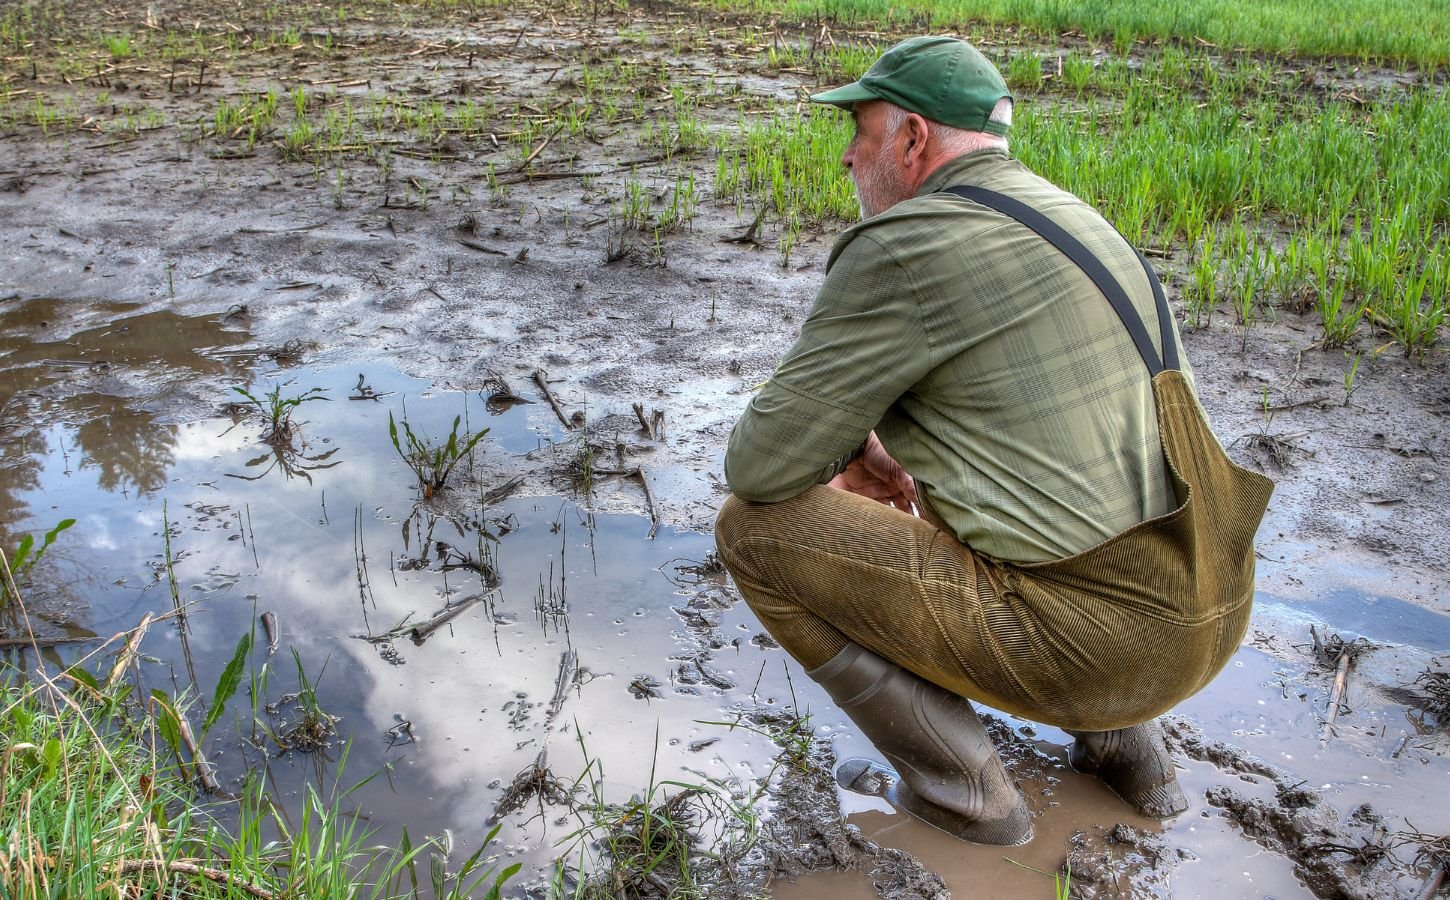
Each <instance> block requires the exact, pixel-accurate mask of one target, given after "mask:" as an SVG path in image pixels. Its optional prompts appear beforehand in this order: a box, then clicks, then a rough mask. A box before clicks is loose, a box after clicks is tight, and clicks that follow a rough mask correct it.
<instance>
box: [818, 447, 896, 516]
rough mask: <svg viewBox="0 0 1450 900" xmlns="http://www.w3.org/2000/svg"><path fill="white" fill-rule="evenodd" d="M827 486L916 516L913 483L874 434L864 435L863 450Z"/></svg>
mask: <svg viewBox="0 0 1450 900" xmlns="http://www.w3.org/2000/svg"><path fill="white" fill-rule="evenodd" d="M830 485H831V487H833V488H839V489H841V490H843V491H850V492H851V493H853V494H860V495H861V496H862V497H870V498H871V499H872V500H876V501H878V502H880V503H885V504H886V505H887V506H894V507H896V508H897V509H899V510H901V511H902V512H907V513H911V514H912V515H915V514H916V513H915V510H914V508H913V507H914V505H915V504H916V483H915V482H914V481H912V480H911V476H910V475H908V474H906V470H905V469H903V468H901V464H900V463H898V462H897V461H896V460H894V459H892V458H891V454H889V453H887V452H886V448H885V447H883V446H881V441H880V440H878V439H877V437H876V432H874V431H873V432H871V433H870V434H868V435H866V449H865V450H863V451H862V453H861V455H860V456H858V457H856V458H855V459H853V460H851V463H850V464H849V465H847V466H846V470H845V471H844V472H842V473H841V474H839V475H837V476H836V477H835V478H832V479H831V481H830Z"/></svg>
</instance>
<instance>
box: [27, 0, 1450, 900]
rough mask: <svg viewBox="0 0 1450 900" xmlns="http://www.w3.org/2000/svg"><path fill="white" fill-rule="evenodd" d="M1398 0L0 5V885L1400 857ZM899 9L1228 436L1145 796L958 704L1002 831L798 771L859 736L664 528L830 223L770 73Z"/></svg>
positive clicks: (686, 529) (1414, 103)
mask: <svg viewBox="0 0 1450 900" xmlns="http://www.w3.org/2000/svg"><path fill="white" fill-rule="evenodd" d="M1447 21H1450V20H1447V19H1446V17H1445V16H1444V15H1443V11H1440V10H1438V9H1437V7H1436V4H1433V3H1412V2H1394V3H1376V4H1363V3H1351V2H1345V0H1341V2H1335V3H1326V4H1316V5H1314V6H1313V7H1312V9H1311V8H1310V7H1308V6H1306V5H1304V4H1288V3H1276V2H1267V3H1258V4H1243V3H1231V2H1218V3H1195V4H1186V3H1157V4H1146V3H1136V2H1133V3H1113V4H1103V3H1072V2H1065V3H1045V2H1042V3H1038V2H1026V0H1015V2H1011V3H1005V2H1003V3H997V2H986V3H980V4H972V5H971V6H969V7H968V6H964V5H953V4H931V5H930V6H927V5H920V6H913V5H911V4H906V5H896V6H892V7H886V6H876V5H873V4H871V3H867V2H853V3H844V2H842V3H834V4H825V5H821V4H812V5H810V6H809V7H808V8H807V7H806V6H792V7H788V8H786V9H785V10H784V11H783V12H782V10H781V9H779V8H777V7H772V8H770V9H769V10H765V9H760V8H756V7H753V6H751V5H749V4H732V5H729V6H728V7H727V6H724V5H716V4H708V5H696V6H668V7H662V6H657V5H654V4H643V5H636V6H626V5H620V4H614V3H603V2H597V3H596V2H590V3H583V4H567V3H564V4H524V3H515V4H485V3H470V2H418V3H405V2H372V0H368V2H349V3H345V4H342V3H332V4H324V3H277V4H268V5H252V4H242V3H192V2H186V0H176V2H169V3H157V4H151V5H149V6H147V7H146V8H144V9H135V10H113V9H106V8H103V7H101V6H99V5H95V4H84V3H82V4H75V3H45V2H41V3H16V4H9V5H7V6H5V7H4V8H3V9H0V210H3V213H0V247H3V251H0V252H3V265H0V428H3V431H0V453H3V467H0V549H3V550H4V551H5V559H6V561H7V566H8V568H9V570H10V572H9V574H8V575H7V576H6V577H5V580H4V585H5V591H4V594H3V598H4V599H3V608H0V652H3V654H4V674H3V678H4V679H5V680H4V684H5V688H4V691H5V693H4V700H3V704H0V737H3V747H0V753H3V754H4V757H3V759H4V760H5V762H4V764H3V771H0V778H3V788H0V807H3V822H4V826H3V828H4V832H3V835H0V837H3V840H0V884H3V886H4V889H5V892H6V893H7V894H14V895H17V896H26V897H31V896H83V895H85V896H88V895H99V894H101V893H108V892H115V891H121V892H124V891H128V890H140V891H145V890H156V891H158V892H160V891H162V890H163V888H162V886H163V885H164V886H166V887H165V890H168V891H171V892H173V893H178V894H179V893H183V892H186V893H192V892H195V893H198V894H204V893H206V892H211V893H213V894H215V895H217V896H252V897H268V896H277V897H280V896H334V895H335V896H353V895H355V894H357V893H360V892H361V893H364V894H368V895H372V896H413V895H415V894H422V895H426V896H440V897H441V896H466V895H470V894H471V895H472V896H476V897H478V896H485V895H488V894H489V892H490V891H491V890H492V889H494V888H497V889H499V890H500V891H501V892H502V893H503V894H512V895H522V894H523V893H524V892H525V891H528V892H529V893H531V894H533V895H537V896H543V895H549V896H589V897H594V896H611V897H619V896H628V897H657V896H711V897H716V896H718V897H729V896H755V895H761V894H767V893H774V894H776V895H778V896H792V897H822V896H832V897H837V896H853V895H860V896H871V895H873V894H879V895H884V896H889V897H899V898H906V897H938V896H942V893H943V892H944V891H946V892H955V893H956V894H957V895H959V896H960V895H973V894H977V893H985V894H988V895H991V896H1021V897H1039V896H1051V895H1052V894H1053V892H1054V889H1055V886H1056V887H1062V886H1063V885H1064V883H1066V882H1068V881H1070V883H1071V888H1072V890H1073V892H1074V894H1075V895H1083V896H1148V895H1152V896H1180V897H1210V896H1213V897H1218V896H1246V895H1269V894H1272V895H1274V896H1281V897H1287V896H1324V897H1327V896H1346V895H1347V896H1369V897H1397V896H1405V895H1411V894H1415V893H1416V892H1424V891H1427V890H1428V891H1430V892H1432V893H1433V890H1434V887H1433V882H1434V881H1435V879H1436V878H1437V877H1440V876H1439V875H1437V873H1443V871H1444V870H1445V864H1446V862H1447V842H1446V841H1447V839H1446V837H1445V835H1447V834H1450V819H1447V817H1446V814H1445V812H1444V810H1442V809H1439V808H1438V807H1437V805H1436V802H1435V798H1437V797H1439V796H1443V795H1444V794H1445V792H1446V791H1447V790H1450V775H1447V773H1446V767H1445V765H1444V760H1445V754H1446V752H1447V750H1450V742H1447V740H1446V732H1445V723H1446V721H1447V718H1450V709H1447V703H1450V693H1447V692H1450V675H1447V674H1446V668H1445V655H1446V654H1447V653H1450V627H1447V624H1446V623H1447V616H1446V612H1447V610H1446V606H1445V599H1444V598H1445V597H1446V596H1447V591H1446V586H1447V578H1446V574H1445V564H1444V560H1445V559H1446V558H1447V555H1450V534H1447V529H1445V528H1444V520H1443V510H1444V508H1445V506H1446V504H1447V503H1450V488H1447V484H1450V473H1447V472H1444V471H1443V468H1442V465H1441V461H1442V460H1443V459H1444V458H1445V455H1446V454H1447V453H1450V446H1447V443H1446V438H1445V435H1444V428H1443V421H1444V417H1445V416H1446V415H1450V406H1447V402H1450V401H1447V397H1450V373H1447V360H1446V357H1445V353H1444V349H1443V347H1442V346H1440V343H1441V340H1442V338H1443V336H1444V326H1445V314H1446V307H1447V303H1450V260H1447V250H1450V229H1447V218H1450V127H1447V126H1450V100H1447V94H1446V87H1445V85H1446V72H1447V68H1446V67H1447V64H1450V34H1447V29H1450V25H1447ZM928 28H930V29H932V30H937V31H950V32H953V33H958V34H960V35H962V36H964V37H967V38H969V39H972V40H974V41H975V42H977V44H978V45H979V46H980V47H981V48H982V49H983V50H984V52H986V53H987V54H988V55H989V56H991V57H992V58H994V59H995V60H996V61H997V63H998V65H999V66H1000V67H1001V69H1002V71H1003V73H1004V75H1006V77H1007V79H1008V81H1009V83H1010V84H1011V86H1012V88H1013V90H1014V92H1015V94H1016V98H1017V106H1016V115H1015V121H1014V125H1013V129H1012V141H1013V152H1014V154H1015V155H1017V156H1019V157H1020V158H1021V159H1023V160H1024V161H1025V162H1026V163H1027V164H1028V165H1029V166H1031V167H1032V168H1033V169H1035V170H1036V171H1038V172H1040V173H1041V174H1042V175H1044V176H1045V177H1047V178H1049V179H1051V180H1053V181H1056V182H1058V183H1060V184H1062V185H1064V186H1066V187H1068V188H1070V189H1071V190H1073V191H1075V192H1076V193H1078V194H1079V195H1081V196H1083V197H1084V198H1086V199H1088V200H1089V201H1090V202H1093V203H1094V204H1096V205H1097V206H1099V207H1100V208H1101V209H1102V210H1103V211H1104V212H1105V214H1106V215H1108V217H1109V218H1110V219H1111V220H1112V221H1113V222H1114V223H1115V224H1116V225H1117V226H1118V227H1119V229H1120V230H1121V231H1123V233H1124V234H1126V235H1128V236H1129V237H1130V239H1132V240H1133V241H1134V242H1135V243H1136V244H1137V245H1138V246H1139V247H1140V248H1142V249H1143V250H1144V252H1145V253H1146V254H1148V256H1149V257H1150V259H1151V260H1152V261H1153V262H1154V264H1155V265H1156V266H1157V267H1158V268H1159V270H1160V272H1161V273H1162V274H1163V275H1164V278H1165V281H1166V283H1167V284H1168V286H1169V292H1170V297H1171V298H1172V300H1173V301H1174V304H1175V309H1176V310H1177V311H1178V313H1179V315H1180V325H1181V327H1183V329H1184V330H1185V332H1186V340H1187V348H1188V352H1189V355H1190V358H1191V359H1192V362H1193V364H1194V368H1195V372H1196V375H1197V380H1198V384H1199V388H1200V393H1201V394H1202V399H1203V402H1204V404H1205V406H1206V408H1207V409H1208V411H1209V413H1210V416H1211V418H1212V420H1213V421H1214V423H1215V425H1216V427H1217V429H1218V431H1219V433H1220V436H1221V437H1222V439H1223V441H1224V443H1225V444H1226V445H1228V446H1229V447H1230V452H1231V453H1232V454H1233V455H1234V456H1235V457H1236V458H1238V459H1240V460H1241V461H1243V462H1245V463H1248V464H1251V465H1255V466H1258V467H1259V468H1262V469H1264V470H1265V471H1267V472H1269V473H1270V474H1271V475H1273V476H1274V477H1275V478H1276V479H1277V480H1278V482H1279V488H1278V492H1277V494H1276V499H1275V504H1274V508H1273V509H1271V511H1270V516H1269V519H1268V520H1267V522H1266V525H1265V528H1264V530H1263V532H1262V533H1261V535H1260V547H1259V551H1260V574H1261V590H1262V593H1261V594H1260V597H1259V602H1258V609H1257V612H1256V618H1255V622H1254V626H1253V628H1252V629H1251V632H1250V641H1249V643H1247V644H1246V645H1245V647H1244V648H1243V649H1242V650H1241V652H1240V654H1239V656H1238V657H1237V658H1236V659H1235V661H1234V663H1233V664H1232V665H1231V666H1230V668H1229V669H1228V670H1226V672H1225V673H1224V675H1223V676H1222V677H1221V678H1220V680H1219V681H1218V682H1217V683H1216V684H1215V685H1214V686H1213V687H1211V688H1210V689H1209V690H1207V691H1205V692H1204V693H1203V694H1202V695H1200V696H1199V697H1196V698H1194V699H1193V700H1191V701H1190V702H1188V703H1186V704H1184V706H1183V707H1182V708H1181V709H1180V710H1179V711H1178V713H1179V717H1178V718H1177V719H1175V721H1174V723H1173V725H1172V728H1171V729H1170V730H1171V732H1172V741H1173V745H1174V750H1175V756H1176V758H1177V759H1178V760H1179V762H1180V765H1181V767H1182V773H1181V774H1182V779H1183V781H1184V784H1185V787H1186V788H1187V789H1188V791H1189V794H1190V796H1191V798H1192V802H1193V807H1192V808H1191V809H1190V810H1189V812H1188V813H1187V814H1185V815H1184V816H1182V817H1180V818H1179V819H1178V820H1176V821H1174V822H1172V823H1168V824H1167V825H1164V826H1160V825H1158V824H1157V823H1154V822H1148V821H1144V820H1139V819H1137V818H1135V817H1133V816H1132V815H1131V814H1130V813H1129V812H1128V810H1127V809H1126V808H1125V807H1123V806H1122V804H1121V803H1119V802H1118V801H1117V800H1116V799H1115V798H1113V797H1112V796H1111V795H1109V794H1107V793H1106V792H1105V791H1104V790H1103V789H1102V788H1101V787H1100V786H1098V785H1097V783H1096V782H1095V781H1093V780H1092V779H1087V778H1083V777H1081V776H1078V775H1076V774H1074V773H1072V772H1071V770H1070V769H1069V768H1068V767H1067V766H1066V765H1065V762H1064V757H1065V753H1064V750H1063V746H1064V744H1065V743H1066V740H1067V738H1066V736H1065V735H1063V734H1061V733H1060V732H1057V731H1056V730H1055V729H1050V728H1043V727H1041V726H1036V725H1034V724H1032V723H1027V722H1021V721H1017V720H1013V719H1010V718H1006V717H1001V718H1000V719H999V720H997V721H996V723H995V724H994V725H993V728H994V729H995V735H996V737H997V739H998V741H999V743H1001V744H1002V745H1003V746H1004V748H1005V750H1004V752H1005V754H1006V756H1007V757H1008V758H1009V761H1010V764H1011V768H1012V769H1013V772H1014V774H1015V775H1016V777H1018V778H1019V780H1020V781H1021V782H1022V784H1023V786H1024V791H1025V792H1026V794H1027V796H1028V800H1029V804H1030V805H1031V806H1032V808H1033V811H1034V813H1035V815H1036V817H1037V819H1036V826H1037V830H1038V835H1039V836H1038V838H1037V839H1036V840H1035V841H1034V842H1033V843H1032V844H1031V845H1029V846H1028V847H1026V848H1018V850H1020V852H1018V851H1016V850H1014V852H1012V853H1011V854H1007V855H1006V856H1004V854H1003V853H1002V852H1001V851H998V850H993V849H990V848H980V847H969V846H964V845H960V844H958V843H956V842H954V841H947V840H944V839H942V838H941V837H940V836H939V835H935V834H934V833H932V832H931V831H930V830H929V829H925V828H924V827H921V826H916V825H915V824H914V823H911V822H904V821H903V820H902V818H901V817H899V816H894V815H890V814H889V812H888V810H887V809H886V808H885V807H883V806H881V805H879V804H875V803H874V801H869V800H865V799H862V798H853V797H850V796H845V797H842V796H839V795H838V794H837V792H836V790H835V788H834V786H833V784H832V782H831V781H830V778H829V771H830V767H831V764H832V760H833V758H834V755H835V754H837V753H840V754H843V755H861V754H863V753H869V752H870V750H869V748H868V747H867V746H865V745H864V743H862V742H861V740H860V738H859V736H857V735H855V734H854V731H853V729H852V728H851V726H850V723H849V722H848V721H847V720H846V719H845V717H844V716H843V715H842V714H840V713H839V712H838V711H837V710H835V709H834V707H832V706H831V704H830V703H829V701H827V700H826V698H825V697H824V696H823V695H822V694H820V693H819V692H818V691H817V690H816V689H815V687H814V685H812V684H811V683H810V682H809V680H808V679H806V678H805V677H804V675H803V674H802V673H800V671H799V669H798V668H796V667H795V666H794V664H793V663H788V662H787V660H786V659H785V658H784V654H782V653H781V651H780V650H779V649H778V648H775V647H774V646H773V643H772V642H771V641H770V640H769V639H768V637H766V636H764V635H763V634H762V633H761V629H760V626H759V625H758V623H756V622H755V621H754V620H753V618H752V617H751V615H750V613H749V611H748V609H746V608H745V607H744V605H743V604H741V603H739V600H738V596H737V595H736V594H735V593H734V591H733V588H732V587H731V586H730V585H729V584H728V581H726V580H725V579H724V577H723V574H722V573H721V572H720V571H719V569H718V566H717V564H716V563H714V561H713V559H712V557H711V556H710V550H711V540H710V536H709V529H710V526H711V522H712V516H713V513H714V510H715V509H717V508H718V505H719V502H720V500H721V499H722V498H723V496H724V492H725V487H724V485H723V482H722V479H721V476H720V466H719V455H720V452H721V450H722V447H723V442H724V439H725V437H726V435H727V434H728V431H729V427H730V424H731V422H732V421H733V419H734V417H735V415H736V414H737V412H738V410H739V409H740V408H741V406H743V404H744V403H745V402H746V401H747V398H748V396H749V394H750V391H751V389H752V387H753V386H754V385H756V384H758V383H759V382H760V381H761V380H763V379H764V378H766V377H767V376H768V375H769V372H770V371H771V367H772V366H773V365H774V363H775V361H776V359H778V357H779V355H780V353H782V352H783V351H784V349H785V348H786V347H788V346H789V343H790V340H791V337H792V336H793V334H794V332H795V330H796V328H797V327H798V325H799V321H800V320H801V319H802V318H803V317H804V316H805V315H806V313H807V311H808V309H809V305H810V299H811V295H812V291H813V290H814V287H815V285H816V284H818V283H819V280H820V277H821V271H822V267H823V263H824V259H825V254H826V251H827V249H828V248H829V241H830V238H831V236H832V235H834V234H835V233H836V232H838V231H839V230H840V229H842V228H843V227H845V225H846V224H848V223H850V222H851V221H854V219H855V217H856V202H855V196H854V192H853V190H852V187H851V183H850V181H849V179H847V178H846V177H845V175H844V173H843V172H842V171H841V169H840V167H839V165H838V164H837V160H838V158H839V155H840V153H841V151H842V149H843V148H844V146H845V143H846V141H847V140H848V139H849V125H848V122H847V121H846V118H845V117H844V116H842V115H841V114H839V113H838V112H836V111H833V110H829V109H821V108H816V107H813V106H811V105H809V104H808V103H806V102H805V101H806V95H807V94H809V93H810V92H812V91H815V90H819V89H821V88H823V87H826V86H831V85H836V84H840V83H843V82H845V81H848V80H850V79H852V78H854V77H855V76H857V75H859V74H860V73H861V72H862V71H864V69H865V68H866V67H867V66H868V65H869V64H870V62H871V60H872V59H874V57H875V56H876V55H877V54H878V53H879V52H880V50H881V49H883V48H884V47H885V46H888V45H889V44H890V43H891V42H893V41H894V40H896V39H897V38H899V37H903V36H906V35H909V34H913V33H918V32H920V31H923V30H926V29H928ZM238 389H240V390H238ZM521 401H528V402H521ZM12 576H13V577H12ZM112 635H115V637H112ZM1336 676H1339V677H1338V678H1336ZM1336 681H1338V682H1339V685H1340V687H1338V688H1337V687H1336ZM843 817H844V818H843ZM846 822H849V824H851V825H853V826H855V828H851V829H844V828H843V824H844V823H846ZM495 827H497V829H498V830H497V831H495V830H494V829H495ZM81 848H91V849H89V850H85V849H81ZM1008 856H1010V859H1009V858H1007V857H1008ZM515 866H517V867H515ZM1069 868H1070V871H1071V875H1070V876H1069V875H1068V874H1067V873H1068V870H1069ZM851 869H858V870H864V871H870V872H872V875H871V876H870V879H867V878H866V877H865V876H862V875H860V874H859V873H856V874H847V872H846V870H851ZM1034 870H1035V871H1034ZM813 872H814V873H817V874H815V875H809V874H808V873H813ZM833 873H834V874H833ZM1044 873H1046V874H1044ZM1053 873H1055V876H1054V874H1053ZM793 877H799V880H797V881H796V882H795V883H786V879H788V878H793ZM853 892H854V894H853ZM1425 895H1426V896H1429V895H1430V894H1425Z"/></svg>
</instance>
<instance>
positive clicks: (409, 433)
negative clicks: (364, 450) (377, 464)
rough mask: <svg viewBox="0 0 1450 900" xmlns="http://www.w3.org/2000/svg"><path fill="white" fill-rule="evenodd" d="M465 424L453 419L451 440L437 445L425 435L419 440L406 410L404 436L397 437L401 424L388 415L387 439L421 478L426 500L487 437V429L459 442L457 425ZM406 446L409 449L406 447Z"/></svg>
mask: <svg viewBox="0 0 1450 900" xmlns="http://www.w3.org/2000/svg"><path fill="white" fill-rule="evenodd" d="M462 421H463V417H462V416H454V417H453V428H452V429H451V430H450V431H449V432H448V440H446V441H444V442H443V443H441V444H434V443H433V442H432V441H431V440H429V438H428V436H427V435H426V434H425V435H423V436H422V437H419V436H418V435H417V434H415V433H414V432H413V429H412V427H411V426H410V425H409V424H408V418H407V411H406V409H405V410H404V412H403V436H402V438H401V439H400V438H399V436H398V423H397V422H396V421H394V419H393V414H392V413H388V436H389V437H391V438H392V441H393V449H395V450H397V451H398V455H399V456H401V457H402V458H403V462H405V463H407V465H408V468H409V469H412V470H413V474H414V475H416V476H417V478H418V485H419V486H420V487H422V488H423V499H425V500H427V499H430V498H431V497H432V496H433V495H434V494H436V493H437V492H438V491H441V490H442V489H443V486H444V485H445V484H447V482H448V476H449V475H450V474H452V472H453V468H454V467H455V466H457V465H458V462H459V460H461V459H463V457H465V456H468V455H470V454H471V453H472V452H473V448H474V447H476V446H478V442H479V441H481V440H483V437H484V435H486V434H488V429H487V428H485V429H483V430H481V431H476V432H474V433H473V434H469V433H468V432H467V431H465V432H464V433H463V435H462V438H461V439H460V437H459V434H458V426H459V424H460V423H461V422H462ZM404 443H406V444H407V448H406V449H405V448H404V446H403V445H404Z"/></svg>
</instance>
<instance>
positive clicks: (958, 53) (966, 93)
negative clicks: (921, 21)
mask: <svg viewBox="0 0 1450 900" xmlns="http://www.w3.org/2000/svg"><path fill="white" fill-rule="evenodd" d="M1011 96H1012V93H1011V92H1010V91H1008V90H1007V83H1006V82H1005V81H1003V80H1002V75H1001V73H1000V72H998V71H997V67H996V66H994V65H992V64H991V63H990V62H988V61H987V58H986V57H985V56H983V55H982V54H980V53H978V52H977V49H976V48H975V47H973V46H972V45H971V44H968V43H967V42H966V41H962V40H958V39H956V38H952V37H914V38H908V39H906V40H904V41H902V42H901V43H899V44H897V45H896V46H894V47H892V48H891V49H890V50H887V51H886V52H885V53H883V54H881V58H880V59H878V60H876V62H875V63H873V64H872V66H871V68H869V69H867V70H866V74H865V75H862V76H861V80H860V81H855V82H852V83H851V84H848V85H846V86H845V87H838V88H836V89H835V90H832V91H826V92H825V93H823V94H814V95H812V96H811V99H812V100H814V101H815V102H817V103H829V104H831V105H832V106H839V107H842V108H844V109H850V108H851V106H852V105H854V104H856V103H861V102H862V101H865V100H886V101H888V102H890V103H894V104H896V105H897V106H899V107H901V108H902V109H905V110H909V111H910V112H914V113H919V114H920V115H923V116H925V117H926V118H928V119H931V120H932V121H935V122H941V123H942V124H944V125H952V126H954V127H957V128H965V129H967V130H968V131H986V132H990V133H992V134H997V135H1005V134H1006V133H1007V126H1006V125H1004V124H1002V123H1001V122H993V121H990V120H989V119H988V116H990V115H991V114H992V109H993V108H994V107H995V106H996V105H997V101H998V100H1001V99H1002V98H1003V97H1011Z"/></svg>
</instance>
